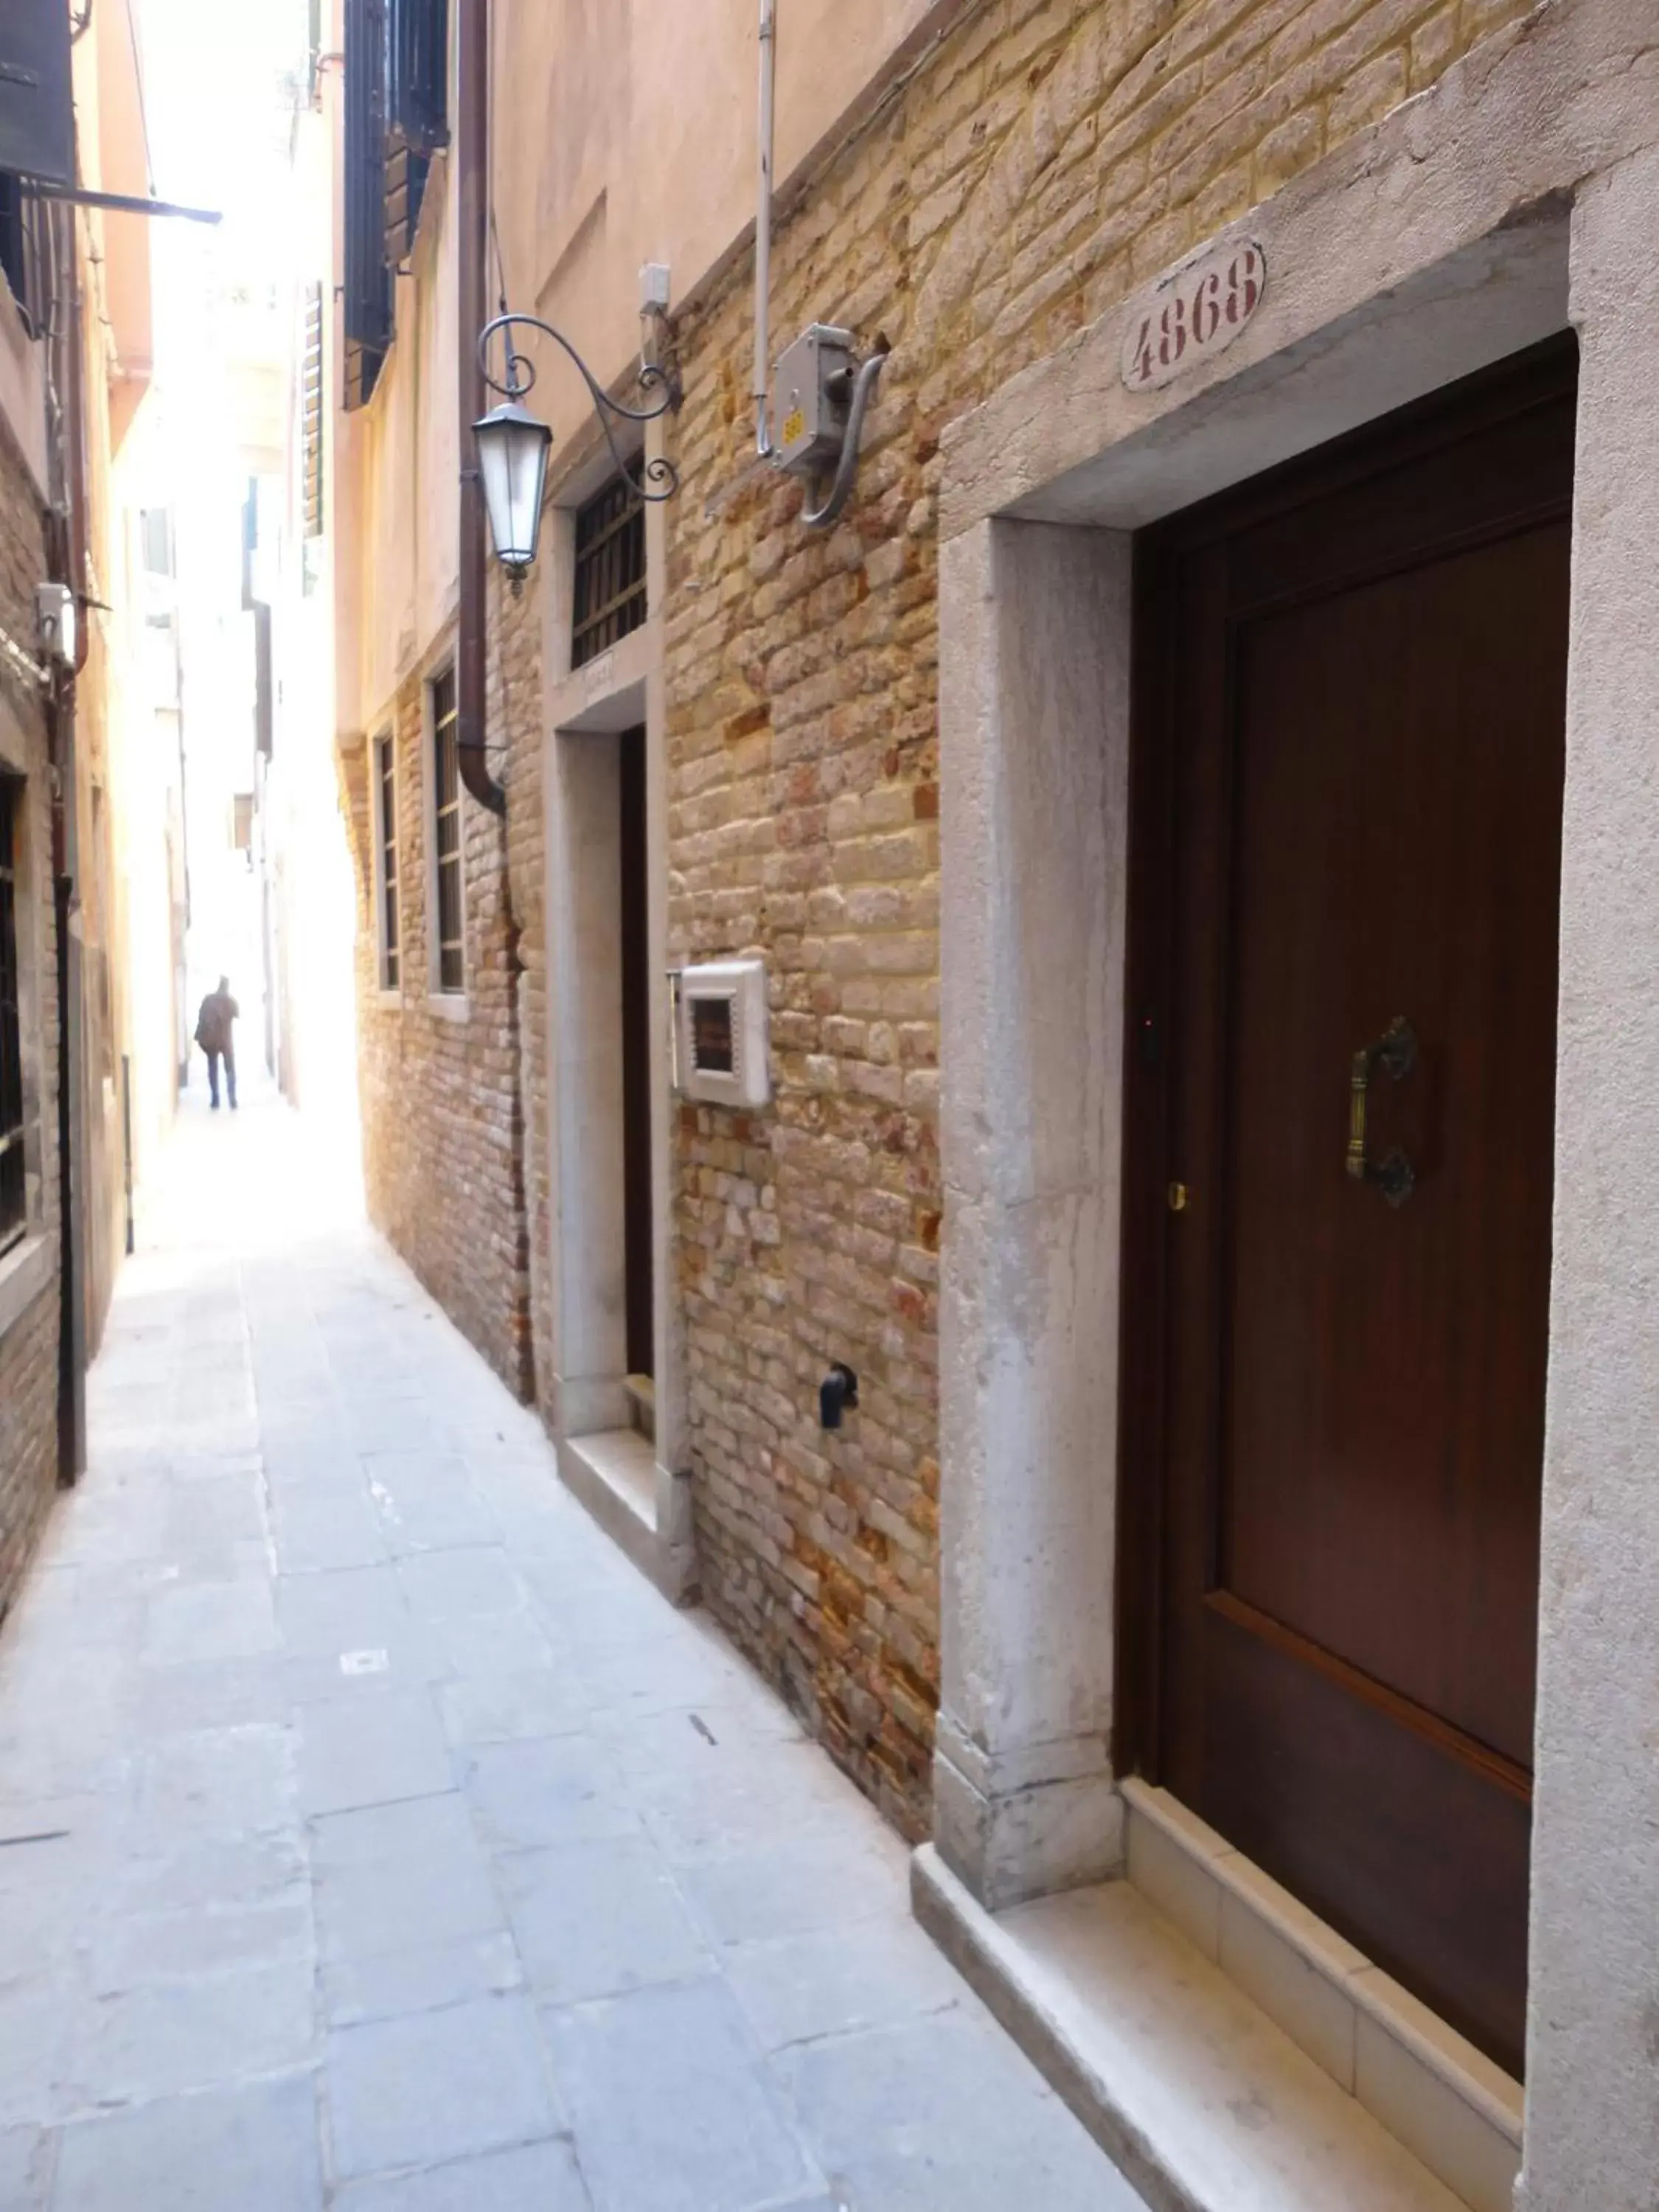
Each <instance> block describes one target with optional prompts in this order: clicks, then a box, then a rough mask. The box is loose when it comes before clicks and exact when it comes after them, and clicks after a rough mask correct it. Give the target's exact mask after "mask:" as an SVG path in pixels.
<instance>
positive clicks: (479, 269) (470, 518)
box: [455, 0, 507, 815]
mask: <svg viewBox="0 0 1659 2212" xmlns="http://www.w3.org/2000/svg"><path fill="white" fill-rule="evenodd" d="M457 14H458V16H459V21H458V23H457V27H456V30H457V37H456V46H457V54H456V62H457V67H456V106H457V108H458V110H459V113H458V115H457V118H456V121H457V126H458V127H457V131H456V138H457V147H456V153H457V157H458V159H459V164H460V177H459V217H460V239H459V271H458V277H457V284H456V291H457V304H456V319H457V324H458V330H457V344H458V346H459V366H460V374H459V379H458V382H459V393H460V453H461V487H460V489H461V498H460V549H459V553H460V587H461V590H460V599H461V606H460V623H459V635H458V637H457V639H456V643H455V710H456V712H455V721H456V731H455V745H456V759H457V765H458V766H459V769H460V775H461V781H462V782H463V783H464V784H465V786H466V787H467V789H468V790H469V791H470V792H471V794H472V796H473V798H474V799H477V802H478V804H479V805H480V806H484V807H488V808H489V811H490V812H491V813H492V814H501V815H504V814H505V813H506V812H507V793H505V792H504V791H503V790H502V788H501V785H500V784H499V783H497V782H496V781H495V778H494V776H492V775H490V773H489V763H488V761H487V760H486V758H485V756H484V620H485V617H484V578H485V563H486V561H487V559H488V557H489V556H488V555H487V553H486V551H485V548H484V527H483V485H482V483H480V481H479V477H478V463H477V455H476V454H475V453H474V451H473V444H472V425H473V424H474V423H475V422H477V419H478V417H479V416H481V415H482V414H483V411H484V385H483V370H482V369H481V368H480V367H479V365H478V333H479V331H481V330H482V329H483V326H484V325H485V323H486V322H487V321H488V320H489V264H488V258H487V257H488V252H489V190H488V181H489V0H459V7H458V9H457Z"/></svg>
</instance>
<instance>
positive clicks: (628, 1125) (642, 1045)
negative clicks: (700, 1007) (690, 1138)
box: [617, 730, 656, 1375]
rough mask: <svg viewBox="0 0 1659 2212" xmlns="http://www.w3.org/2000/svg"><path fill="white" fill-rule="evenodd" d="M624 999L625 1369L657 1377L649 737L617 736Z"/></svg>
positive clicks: (634, 732) (641, 734)
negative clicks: (647, 805) (647, 788)
mask: <svg viewBox="0 0 1659 2212" xmlns="http://www.w3.org/2000/svg"><path fill="white" fill-rule="evenodd" d="M618 744H620V747H621V757H620V760H619V762H618V781H619V785H620V805H621V815H622V819H621V839H620V844H621V852H622V911H621V913H620V915H618V917H617V926H618V928H619V931H620V933H621V934H620V945H621V951H622V995H623V1249H624V1255H625V1260H626V1264H627V1269H628V1291H627V1309H628V1312H627V1322H628V1371H629V1374H630V1375H653V1374H654V1373H655V1372H656V1363H655V1354H654V1349H653V1347H654V1341H655V1324H654V1320H653V1315H654V1300H653V1280H652V1252H651V1231H652V1205H651V963H650V955H649V945H650V931H649V908H648V906H647V880H648V879H647V860H646V834H645V829H646V823H645V732H644V731H643V730H625V731H624V732H623V735H622V737H621V738H619V739H618Z"/></svg>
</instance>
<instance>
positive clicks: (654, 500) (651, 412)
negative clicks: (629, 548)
mask: <svg viewBox="0 0 1659 2212" xmlns="http://www.w3.org/2000/svg"><path fill="white" fill-rule="evenodd" d="M515 325H518V326H522V327H523V328H524V329H526V330H532V331H541V333H542V334H543V336H544V337H550V338H551V339H552V340H553V342H554V343H555V344H556V345H560V346H562V347H563V349H564V350H565V351H566V353H568V355H569V356H570V358H571V360H572V361H573V362H574V363H575V365H576V372H577V374H578V375H579V376H580V378H581V380H582V382H583V383H584V384H585V385H586V386H587V390H588V396H589V397H590V398H591V399H592V402H593V412H594V413H595V415H597V416H598V417H599V428H600V429H601V430H603V431H604V433H605V444H606V445H607V446H608V447H610V448H611V459H612V460H613V461H614V462H615V463H616V465H617V475H618V476H620V477H622V478H623V480H624V482H626V483H628V484H629V485H630V486H631V487H632V489H633V491H634V493H635V496H636V497H637V498H639V499H642V500H646V501H649V502H650V503H651V504H652V505H653V506H654V505H657V504H658V503H659V502H660V501H663V500H665V499H672V498H673V496H674V495H675V493H676V492H677V491H678V489H679V488H680V472H679V471H678V469H677V468H676V467H675V465H674V464H673V463H672V461H668V460H664V459H663V458H662V457H661V455H660V454H659V455H658V456H657V457H656V459H653V460H649V461H647V463H646V465H645V468H644V471H643V473H642V478H641V477H636V476H635V474H634V471H632V469H630V468H629V465H628V463H627V462H626V461H625V460H624V459H623V454H622V449H621V447H619V446H618V445H617V437H616V433H615V431H614V430H612V428H611V420H610V418H611V416H616V418H617V420H618V421H619V422H656V421H658V420H659V417H660V416H664V415H666V414H667V413H668V412H669V411H670V410H671V409H672V408H675V407H678V405H679V403H680V380H679V378H678V374H676V373H675V372H674V371H673V370H672V369H665V368H659V367H658V365H657V364H656V363H655V362H644V363H643V364H642V365H641V368H640V372H639V380H640V382H641V385H642V386H645V388H646V389H647V391H650V390H652V389H653V388H654V387H656V386H661V387H662V392H661V397H660V398H659V399H658V401H657V403H656V404H655V405H654V406H652V407H624V406H623V404H622V402H621V400H620V399H613V398H611V394H610V393H609V392H607V391H606V390H605V386H603V385H602V384H601V383H600V382H599V379H598V378H597V377H596V376H595V375H594V374H593V372H592V369H591V368H589V367H588V366H587V363H586V362H585V361H584V360H583V359H582V357H581V356H580V354H579V353H578V352H577V350H576V349H575V347H574V346H573V345H572V344H571V343H570V341H569V339H568V337H566V336H565V335H564V333H563V331H557V330H555V329H554V327H553V325H552V324H551V323H544V321H543V320H542V319H541V317H540V316H539V315H527V314H520V313H516V312H514V313H503V314H500V315H495V316H494V317H492V318H491V319H490V320H489V322H487V323H486V324H485V325H484V326H483V330H482V331H479V333H478V367H479V368H480V369H481V370H482V371H483V380H484V382H485V383H486V384H487V385H488V386H489V388H490V390H491V391H492V392H500V393H501V397H502V398H504V399H507V400H513V401H522V400H523V399H525V398H526V397H527V396H528V395H529V393H530V392H532V391H534V389H535V386H536V364H535V362H533V361H532V360H531V358H530V356H528V354H524V353H520V350H519V349H518V347H517V346H516V345H515V344H514V343H513V329H514V326H515ZM497 331H500V332H501V333H502V336H503V338H504V342H505V349H506V350H505V358H504V360H503V362H502V368H503V370H504V372H505V374H506V379H507V380H506V382H505V383H503V382H502V381H501V378H500V377H497V376H492V375H491V374H490V370H489V342H490V340H491V339H492V338H493V337H495V334H496V332H497ZM652 484H655V485H658V486H659V489H657V490H655V491H652V490H649V489H647V486H648V485H652Z"/></svg>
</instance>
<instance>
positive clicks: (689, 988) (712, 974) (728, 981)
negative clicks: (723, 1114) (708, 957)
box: [675, 960, 772, 1106]
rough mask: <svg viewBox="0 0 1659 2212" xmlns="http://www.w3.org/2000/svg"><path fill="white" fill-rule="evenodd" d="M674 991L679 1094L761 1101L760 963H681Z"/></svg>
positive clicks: (765, 1079)
mask: <svg viewBox="0 0 1659 2212" xmlns="http://www.w3.org/2000/svg"><path fill="white" fill-rule="evenodd" d="M678 993H679V1006H678V1030H679V1034H678V1038H677V1039H676V1045H677V1050H676V1054H675V1057H676V1060H678V1077H679V1087H680V1089H681V1090H682V1091H684V1094H685V1096H686V1097H688V1098H706V1099H708V1102H709V1103H710V1104H711V1105H720V1106H764V1105H765V1103H766V1102H767V1100H768V1099H769V1097H771V1096H772V1079H771V1071H770V1069H769V1066H768V1065H767V1045H768V1042H769V1035H768V1031H769V1024H768V1021H767V1011H766V965H765V963H764V962H763V961H760V960H713V961H709V962H708V963H706V964H705V965H703V966H702V967H698V968H682V969H680V971H679V976H678Z"/></svg>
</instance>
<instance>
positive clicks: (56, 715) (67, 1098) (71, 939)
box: [46, 209, 91, 1485]
mask: <svg viewBox="0 0 1659 2212" xmlns="http://www.w3.org/2000/svg"><path fill="white" fill-rule="evenodd" d="M49 221H50V222H51V228H50V232H49V237H50V240H51V247H50V259H51V262H52V294H53V314H52V323H53V338H52V343H53V345H54V346H55V348H56V349H58V358H57V360H56V361H55V362H52V386H53V391H52V394H51V395H50V396H49V398H48V405H49V406H52V414H53V417H54V418H55V419H53V420H52V421H51V422H49V426H48V451H49V454H50V459H51V463H52V474H53V478H54V481H53V483H52V506H53V513H52V524H51V530H50V546H51V566H52V572H53V580H54V581H56V582H58V583H64V584H67V585H68V586H70V590H71V591H72V592H74V593H75V594H76V610H77V612H78V614H79V617H80V619H79V621H78V623H77V624H76V633H77V636H76V665H75V668H74V671H73V672H70V673H66V672H64V671H58V673H57V674H56V676H55V677H54V679H53V684H52V697H51V699H50V701H49V702H48V705H47V711H46V744H47V751H48V755H49V757H50V761H51V765H52V905H53V915H54V920H55V922H56V931H55V935H56V939H57V956H58V957H57V962H56V967H57V977H56V981H57V987H58V1298H59V1310H58V1481H59V1482H60V1483H62V1484H65V1485H67V1484H70V1483H73V1482H74V1481H76V1480H77V1478H78V1477H79V1475H80V1474H81V1473H82V1469H83V1468H84V1467H85V1466H86V1433H87V1425H86V1424H87V1381H86V1377H87V1329H86V1308H85V1303H84V1300H83V1298H82V1290H81V1282H82V1258H83V1255H84V1253H85V1250H86V1206H85V1198H84V1191H85V1158H86V1146H85V1139H86V1126H85V1116H84V1115H83V1114H82V1111H81V1110H80V1109H81V1103H82V1102H81V1097H80V1086H81V1062H82V1053H81V1018H82V948H81V942H80V939H79V937H78V935H77V934H76V933H75V931H74V929H73V927H71V925H72V922H73V921H74V916H75V909H76V874H77V871H78V868H79V863H80V852H79V844H80V840H79V835H78V832H79V822H78V819H77V814H76V805H77V799H78V794H79V775H78V771H77V768H76V742H75V739H76V728H75V678H76V677H77V676H78V675H79V674H80V672H81V671H82V669H83V668H84V667H85V666H86V663H87V655H88V652H89V651H90V649H91V621H90V614H91V611H90V608H89V607H88V605H87V602H86V598H85V593H86V578H87V560H86V516H87V484H86V453H85V449H84V447H83V445H82V366H81V294H80V271H79V270H78V268H77V266H76V254H75V221H76V218H75V213H74V210H72V209H70V210H66V211H65V214H64V216H63V217H62V218H61V219H59V218H57V217H56V216H52V217H50V218H49ZM54 401H55V404H53V403H54Z"/></svg>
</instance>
